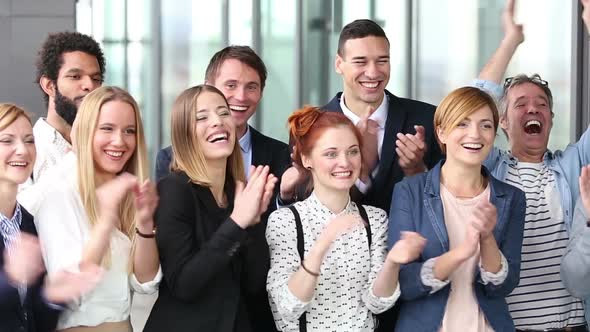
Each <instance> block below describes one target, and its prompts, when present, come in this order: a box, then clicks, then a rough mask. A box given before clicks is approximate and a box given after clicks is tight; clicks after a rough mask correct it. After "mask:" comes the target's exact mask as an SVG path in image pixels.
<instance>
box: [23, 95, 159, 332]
mask: <svg viewBox="0 0 590 332" xmlns="http://www.w3.org/2000/svg"><path fill="white" fill-rule="evenodd" d="M73 131H74V137H75V140H74V146H73V148H74V150H75V153H71V154H69V155H67V156H66V158H65V159H64V161H63V163H62V164H59V165H57V166H56V167H58V168H59V169H58V170H56V172H59V174H60V175H62V176H63V177H54V178H53V179H52V181H53V182H52V183H51V185H43V186H42V188H44V192H43V193H40V195H39V196H40V197H41V198H40V200H39V202H37V211H36V214H35V222H36V225H37V228H38V230H39V238H40V240H41V245H42V247H43V253H44V259H45V264H46V266H47V270H48V273H49V275H50V276H51V274H52V273H53V272H54V271H55V270H57V269H62V268H69V269H78V268H80V267H82V266H84V265H86V264H99V265H102V266H103V267H104V268H105V271H106V272H105V277H104V280H103V281H102V282H101V283H100V284H99V285H98V286H97V288H96V289H95V290H94V291H93V292H92V293H91V294H88V295H87V296H82V297H80V298H79V299H78V300H77V301H74V302H73V303H70V304H69V306H68V308H67V309H66V310H65V311H64V313H63V314H62V316H61V317H60V320H59V323H58V327H57V329H58V330H60V331H68V332H74V331H76V332H78V331H109V332H119V331H121V332H123V331H125V332H128V331H131V324H130V322H129V314H130V309H131V298H132V291H134V292H140V293H153V292H155V291H156V289H157V284H158V282H159V279H160V278H161V273H159V259H158V254H157V247H156V242H155V238H154V237H155V235H154V234H155V227H154V222H153V212H154V210H155V208H156V206H157V202H158V196H157V193H156V190H155V186H154V185H153V184H152V183H151V182H150V181H149V180H148V178H147V174H148V171H147V163H146V148H145V139H144V136H143V135H144V132H143V126H142V122H141V116H140V112H139V107H138V106H137V103H136V102H135V100H134V99H133V97H131V96H130V95H129V94H128V93H127V92H126V91H124V90H122V89H120V88H116V87H106V86H105V87H101V88H99V89H97V90H94V91H93V92H91V93H90V94H88V95H87V96H86V97H85V98H84V101H83V102H82V104H81V105H80V109H79V111H78V114H77V119H76V125H75V126H74V129H73Z"/></svg>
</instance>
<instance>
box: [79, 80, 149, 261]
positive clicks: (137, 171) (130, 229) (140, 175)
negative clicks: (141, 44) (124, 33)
mask: <svg viewBox="0 0 590 332" xmlns="http://www.w3.org/2000/svg"><path fill="white" fill-rule="evenodd" d="M115 100H116V101H121V102H124V103H127V104H129V105H130V106H131V107H132V108H133V110H134V111H135V127H136V131H135V139H136V147H135V151H134V152H133V154H132V155H131V158H130V159H129V161H128V162H127V164H126V165H125V167H124V168H123V170H122V171H124V172H128V173H131V174H133V175H135V176H136V177H137V179H138V181H140V183H143V181H144V180H145V179H147V177H148V176H147V175H148V170H147V158H146V146H145V139H144V131H143V126H142V121H141V115H140V113H139V107H138V106H137V103H136V102H135V100H134V99H133V97H131V95H130V94H129V93H128V92H127V91H125V90H123V89H121V88H117V87H110V86H103V87H101V88H98V89H96V90H94V91H92V92H91V93H89V94H88V95H87V96H86V97H85V98H84V101H83V102H82V104H81V105H80V108H79V110H78V114H77V115H76V123H77V126H75V127H74V131H75V132H74V135H75V138H76V140H75V142H74V145H75V146H74V149H75V151H76V154H77V166H78V167H77V169H78V189H79V191H80V197H81V199H82V205H83V206H84V209H85V210H86V214H87V216H88V222H89V223H90V226H91V227H92V226H94V225H95V224H96V223H97V221H98V211H97V199H96V187H97V184H96V168H95V165H94V157H93V151H92V150H93V149H92V142H93V140H94V134H95V131H96V127H97V125H98V117H99V114H100V111H101V108H102V107H103V105H104V104H106V103H108V102H110V101H115ZM135 213H136V211H135V206H134V197H133V195H132V194H131V193H128V194H127V195H126V197H125V198H124V199H123V202H122V203H121V204H120V205H119V213H118V215H119V217H120V220H121V231H122V232H123V233H124V234H126V235H127V236H128V237H129V238H130V239H132V240H135V232H134V231H135ZM134 247H135V245H134V246H133V248H134ZM108 252H109V251H107V255H106V256H105V260H106V261H108V260H110V255H109V254H108Z"/></svg>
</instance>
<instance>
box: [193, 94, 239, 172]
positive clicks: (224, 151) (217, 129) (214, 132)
mask: <svg viewBox="0 0 590 332" xmlns="http://www.w3.org/2000/svg"><path fill="white" fill-rule="evenodd" d="M196 104H197V105H196V112H195V121H196V124H195V136H196V138H197V141H198V146H199V148H200V149H201V150H202V151H203V156H204V157H205V160H208V161H213V160H219V159H226V158H227V157H229V156H230V155H231V153H232V151H233V149H234V145H235V144H236V134H235V131H236V126H235V124H234V121H233V120H232V116H231V113H230V110H229V108H228V107H227V103H226V102H225V100H224V99H223V97H222V96H220V95H219V94H217V93H214V92H210V91H203V92H202V93H201V94H200V95H199V96H198V97H197V103H196Z"/></svg>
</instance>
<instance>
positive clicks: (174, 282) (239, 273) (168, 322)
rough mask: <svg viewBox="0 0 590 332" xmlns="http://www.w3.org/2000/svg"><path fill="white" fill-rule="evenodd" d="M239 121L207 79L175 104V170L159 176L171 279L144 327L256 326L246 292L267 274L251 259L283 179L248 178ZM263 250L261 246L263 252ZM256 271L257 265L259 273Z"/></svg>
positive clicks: (222, 330)
mask: <svg viewBox="0 0 590 332" xmlns="http://www.w3.org/2000/svg"><path fill="white" fill-rule="evenodd" d="M243 181H244V169H243V164H242V155H241V152H240V145H239V144H238V140H237V136H236V126H235V123H234V121H233V120H232V116H231V113H230V109H229V106H228V104H227V101H226V99H225V97H224V96H223V94H222V93H221V92H220V91H219V90H218V89H217V88H215V87H213V86H209V85H199V86H196V87H192V88H189V89H187V90H185V91H184V92H182V93H181V94H180V96H179V97H178V98H177V99H176V102H175V103H174V108H173V110H172V172H171V174H169V175H167V176H166V177H164V178H162V179H161V180H160V181H159V182H158V192H159V194H160V197H161V202H160V205H159V206H158V209H157V211H156V217H155V219H156V224H157V226H158V234H157V238H158V249H159V252H160V257H161V260H162V270H163V272H164V278H163V280H162V284H161V286H160V293H159V296H158V300H157V301H156V303H155V305H154V308H153V309H152V312H151V314H150V317H149V319H148V321H147V323H146V326H145V329H144V331H146V332H148V331H149V332H151V331H154V332H161V331H174V332H183V331H191V332H192V331H208V332H237V331H240V332H242V331H243V332H249V331H252V328H251V319H250V317H249V315H248V310H247V308H246V305H245V303H244V299H245V293H246V291H247V290H248V289H250V287H258V285H253V283H254V284H255V283H256V282H257V281H258V280H261V279H263V278H260V277H259V276H257V275H255V274H256V272H258V271H261V270H262V271H264V270H263V269H260V268H257V267H256V264H264V260H261V259H258V262H256V260H255V257H254V259H252V261H250V260H249V259H248V258H247V257H249V256H250V254H251V249H252V246H256V245H257V241H260V240H262V241H264V240H263V239H258V238H256V237H252V234H251V230H252V226H255V225H256V224H258V223H259V222H260V215H261V214H262V213H264V211H265V210H266V207H267V206H268V203H269V201H270V198H271V196H272V192H273V188H274V185H275V183H276V178H275V177H274V176H273V175H272V174H269V169H268V166H264V167H262V166H259V167H257V168H254V167H252V168H251V170H250V178H249V180H248V183H247V184H246V185H244V184H243V183H244V182H243ZM257 252H259V251H257ZM253 271H254V272H253Z"/></svg>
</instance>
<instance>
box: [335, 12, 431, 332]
mask: <svg viewBox="0 0 590 332" xmlns="http://www.w3.org/2000/svg"><path fill="white" fill-rule="evenodd" d="M389 46H390V45H389V40H388V39H387V36H386V35H385V32H384V31H383V29H382V28H381V27H380V26H379V25H378V24H377V23H375V22H373V21H371V20H366V19H365V20H356V21H354V22H351V23H349V24H347V25H346V26H345V27H344V28H343V29H342V32H341V33H340V38H339V40H338V53H337V54H336V60H335V68H336V72H338V73H339V74H340V75H342V82H343V87H344V89H343V92H340V93H338V94H336V96H335V97H334V98H333V99H332V100H331V101H330V102H329V103H328V104H327V105H325V106H324V107H323V108H324V109H325V110H329V111H336V112H343V113H344V115H346V116H347V117H348V118H349V119H350V120H351V121H352V122H353V123H355V124H357V126H358V127H359V129H360V130H361V133H362V134H363V144H364V146H363V151H362V152H363V162H364V165H363V172H362V175H361V179H360V180H359V181H357V185H356V189H355V190H354V191H355V192H356V195H355V193H353V197H354V196H356V199H357V200H359V201H360V202H361V203H362V204H367V205H372V206H376V207H379V208H381V209H383V210H385V211H389V208H390V205H391V200H392V197H391V195H392V193H393V187H394V186H395V184H396V183H397V182H399V181H400V180H401V179H403V178H404V177H405V176H411V175H414V174H417V173H420V172H424V171H426V170H427V169H429V168H431V167H433V166H434V165H435V164H436V163H437V162H438V161H439V160H440V159H441V158H442V154H441V151H440V148H439V146H438V144H437V141H436V138H435V131H434V128H433V117H434V111H435V106H433V105H430V104H426V103H423V102H420V101H416V100H411V99H406V98H399V97H397V96H395V95H393V94H392V93H391V92H389V91H387V90H385V87H386V86H387V83H388V82H389V75H390V62H389V61H390V58H389V57H390V56H389ZM393 199H395V198H393ZM396 311H397V310H396V309H395V307H394V309H392V310H390V311H388V312H386V313H384V314H382V315H380V317H379V320H380V324H379V328H378V331H387V332H390V331H393V330H394V325H395V321H396V317H397V315H396Z"/></svg>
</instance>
